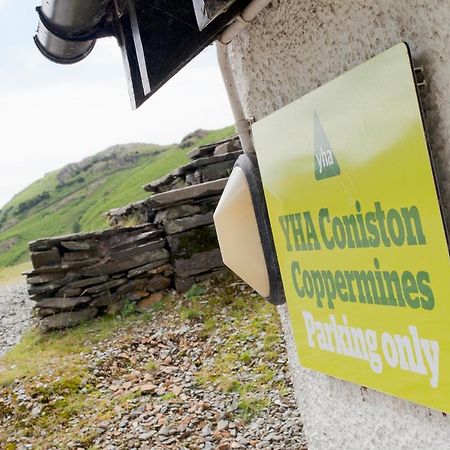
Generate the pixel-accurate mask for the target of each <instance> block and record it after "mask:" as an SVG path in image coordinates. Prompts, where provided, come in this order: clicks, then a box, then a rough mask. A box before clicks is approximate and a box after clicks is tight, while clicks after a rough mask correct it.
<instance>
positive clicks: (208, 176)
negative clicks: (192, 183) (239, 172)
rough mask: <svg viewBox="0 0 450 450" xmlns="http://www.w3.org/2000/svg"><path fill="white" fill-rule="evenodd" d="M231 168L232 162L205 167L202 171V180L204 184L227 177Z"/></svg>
mask: <svg viewBox="0 0 450 450" xmlns="http://www.w3.org/2000/svg"><path fill="white" fill-rule="evenodd" d="M233 166H234V161H224V162H221V163H217V164H211V165H210V166H206V167H204V168H203V169H202V179H203V181H204V182H205V181H213V180H217V179H219V178H226V177H229V176H230V173H231V171H232V170H233Z"/></svg>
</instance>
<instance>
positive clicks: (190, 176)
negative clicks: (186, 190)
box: [185, 170, 204, 186]
mask: <svg viewBox="0 0 450 450" xmlns="http://www.w3.org/2000/svg"><path fill="white" fill-rule="evenodd" d="M185 181H186V185H187V186H192V185H193V184H200V183H202V182H203V181H204V180H203V178H202V173H201V172H200V170H196V171H195V172H193V173H187V174H186V178H185Z"/></svg>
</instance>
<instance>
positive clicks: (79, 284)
mask: <svg viewBox="0 0 450 450" xmlns="http://www.w3.org/2000/svg"><path fill="white" fill-rule="evenodd" d="M108 279H109V277H108V275H104V276H103V275H102V276H100V277H91V278H84V279H82V280H78V281H74V282H72V283H69V284H68V285H67V286H66V287H67V288H69V289H76V288H83V287H86V286H93V285H94V284H99V283H105V282H106V281H108Z"/></svg>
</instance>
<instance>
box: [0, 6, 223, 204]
mask: <svg viewBox="0 0 450 450" xmlns="http://www.w3.org/2000/svg"><path fill="white" fill-rule="evenodd" d="M0 1H2V0H0ZM99 51H101V48H99ZM107 51H109V50H107ZM102 63H103V67H101V65H100V66H99V70H100V73H94V72H95V71H94V72H90V71H89V70H88V69H86V68H84V69H83V70H82V72H83V73H84V76H79V77H78V78H77V77H76V76H74V74H73V73H72V74H71V73H70V72H71V71H76V70H77V69H75V67H76V66H73V67H63V69H64V70H65V71H66V73H67V75H68V76H67V78H68V80H67V81H61V80H62V79H63V77H60V76H55V74H53V76H52V73H51V72H50V73H46V74H45V82H42V83H41V82H39V83H38V84H33V83H31V82H29V83H28V84H22V85H20V86H17V87H16V89H8V90H0V105H2V107H1V108H0V123H1V124H2V135H1V141H0V142H1V147H0V158H1V160H0V161H1V163H0V207H1V205H2V204H4V203H5V202H6V201H7V200H8V199H9V198H11V197H12V196H13V195H14V194H16V193H17V192H18V191H19V190H21V189H23V188H24V187H26V186H27V185H28V184H30V183H31V182H32V181H34V180H35V179H38V178H40V177H41V176H42V175H43V174H44V173H45V172H49V171H51V170H55V169H58V168H60V167H61V166H63V165H65V164H67V163H69V162H74V161H78V160H80V159H81V158H83V157H85V156H88V155H90V154H93V153H95V152H98V151H100V150H103V149H104V148H106V147H108V146H110V145H115V144H118V143H127V142H153V143H158V144H168V143H173V142H178V141H180V140H181V138H182V137H183V136H184V135H186V134H187V133H189V132H190V131H193V130H194V129H197V128H209V129H211V128H219V127H223V126H226V125H230V124H231V123H232V115H231V112H230V109H229V106H228V101H227V98H226V94H225V91H224V88H223V83H222V79H221V77H220V73H219V70H218V68H217V65H216V64H215V56H214V54H213V50H212V49H210V50H208V51H207V52H206V53H205V54H203V55H200V56H199V59H198V60H197V61H193V62H192V63H191V64H190V65H189V66H187V67H186V68H185V69H183V70H182V71H181V72H180V73H179V74H178V75H176V76H175V77H174V78H173V79H172V80H170V81H169V82H168V83H167V84H166V85H165V86H163V87H162V88H161V89H160V90H159V91H158V92H157V93H156V94H155V95H154V96H153V97H152V98H151V99H150V100H148V101H147V102H146V103H145V104H144V105H143V106H142V107H141V108H139V109H138V110H137V111H132V110H131V106H130V101H129V98H128V91H127V86H126V80H125V75H124V74H122V73H121V72H122V68H121V67H120V72H119V71H116V74H115V76H113V77H112V78H109V77H108V73H109V71H108V70H105V66H106V60H105V61H102ZM92 64H93V66H96V64H97V63H96V62H94V61H93V62H92ZM118 64H121V61H119V62H118ZM93 66H91V67H93ZM58 70H60V67H58ZM92 70H93V69H92ZM119 73H120V74H121V75H120V76H118V74H119ZM55 80H56V81H55Z"/></svg>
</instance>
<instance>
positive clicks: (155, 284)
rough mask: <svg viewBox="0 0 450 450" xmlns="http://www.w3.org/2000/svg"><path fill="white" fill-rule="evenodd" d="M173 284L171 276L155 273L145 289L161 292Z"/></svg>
mask: <svg viewBox="0 0 450 450" xmlns="http://www.w3.org/2000/svg"><path fill="white" fill-rule="evenodd" d="M171 284H172V281H171V279H170V278H167V277H163V276H162V275H155V276H154V277H152V278H151V279H150V281H149V282H148V283H147V284H146V285H145V290H146V291H148V292H159V291H163V290H164V289H168V288H169V287H170V285H171Z"/></svg>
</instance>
